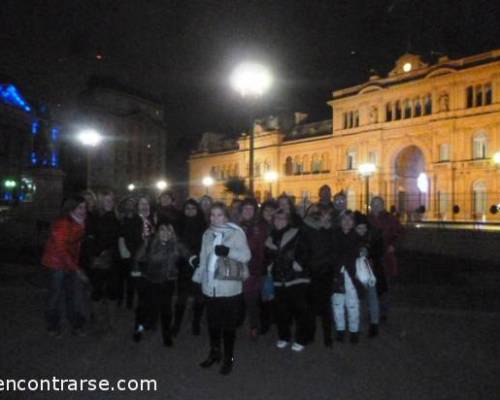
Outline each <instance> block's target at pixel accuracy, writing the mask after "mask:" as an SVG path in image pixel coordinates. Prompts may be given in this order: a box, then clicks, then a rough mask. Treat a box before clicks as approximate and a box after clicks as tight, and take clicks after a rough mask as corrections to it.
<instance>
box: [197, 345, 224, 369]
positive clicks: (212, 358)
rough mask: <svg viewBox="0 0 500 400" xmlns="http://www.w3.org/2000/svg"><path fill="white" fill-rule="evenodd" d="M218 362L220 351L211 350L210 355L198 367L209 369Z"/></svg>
mask: <svg viewBox="0 0 500 400" xmlns="http://www.w3.org/2000/svg"><path fill="white" fill-rule="evenodd" d="M220 360H221V354H220V349H214V348H212V349H210V354H209V355H208V358H207V359H206V360H205V361H202V362H201V363H200V367H201V368H209V367H211V366H212V365H214V364H215V363H219V362H220Z"/></svg>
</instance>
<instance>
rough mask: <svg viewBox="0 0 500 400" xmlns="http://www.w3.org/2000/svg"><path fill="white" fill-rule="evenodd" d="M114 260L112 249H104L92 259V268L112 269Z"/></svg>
mask: <svg viewBox="0 0 500 400" xmlns="http://www.w3.org/2000/svg"><path fill="white" fill-rule="evenodd" d="M112 262H113V255H112V253H111V250H104V251H103V252H101V254H99V255H98V256H97V257H95V258H94V259H93V260H92V262H91V263H90V268H91V269H100V270H106V269H110V268H111V264H112Z"/></svg>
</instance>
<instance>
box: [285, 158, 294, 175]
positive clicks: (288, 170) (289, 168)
mask: <svg viewBox="0 0 500 400" xmlns="http://www.w3.org/2000/svg"><path fill="white" fill-rule="evenodd" d="M285 175H288V176H290V175H293V161H292V157H290V156H288V157H287V158H286V161H285Z"/></svg>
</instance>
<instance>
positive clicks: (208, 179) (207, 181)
mask: <svg viewBox="0 0 500 400" xmlns="http://www.w3.org/2000/svg"><path fill="white" fill-rule="evenodd" d="M201 183H202V184H203V186H205V194H207V195H208V191H209V189H210V186H212V185H213V184H214V183H215V181H214V178H212V177H211V176H205V177H204V178H203V180H202V181H201Z"/></svg>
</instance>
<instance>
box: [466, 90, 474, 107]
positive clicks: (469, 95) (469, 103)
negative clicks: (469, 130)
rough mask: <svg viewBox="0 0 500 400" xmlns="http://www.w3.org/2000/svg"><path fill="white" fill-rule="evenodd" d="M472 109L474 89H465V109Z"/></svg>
mask: <svg viewBox="0 0 500 400" xmlns="http://www.w3.org/2000/svg"><path fill="white" fill-rule="evenodd" d="M471 107H474V88H473V87H472V86H469V87H467V108H471Z"/></svg>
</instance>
